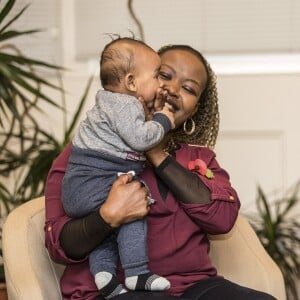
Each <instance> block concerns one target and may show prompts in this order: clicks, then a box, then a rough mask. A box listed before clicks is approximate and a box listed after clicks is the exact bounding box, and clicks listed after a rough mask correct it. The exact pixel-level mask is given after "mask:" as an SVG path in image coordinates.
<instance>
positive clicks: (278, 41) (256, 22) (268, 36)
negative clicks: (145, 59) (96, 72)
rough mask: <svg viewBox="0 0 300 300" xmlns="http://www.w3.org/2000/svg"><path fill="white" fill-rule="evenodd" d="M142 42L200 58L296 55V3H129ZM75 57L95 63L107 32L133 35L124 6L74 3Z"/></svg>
mask: <svg viewBox="0 0 300 300" xmlns="http://www.w3.org/2000/svg"><path fill="white" fill-rule="evenodd" d="M133 8H134V10H135V13H136V15H137V17H138V18H139V20H140V21H141V23H142V24H143V28H144V33H145V41H146V42H147V43H149V44H150V45H151V46H152V47H154V48H155V49H157V48H159V47H160V46H162V45H165V44H168V43H185V44H190V45H192V46H194V47H197V48H198V49H199V50H201V51H202V52H203V53H205V54H220V55H221V54H222V55H223V54H251V53H252V54H261V53H270V52H271V53H297V52H300V1H299V0H226V1H222V0H185V1H183V0H151V1H147V0H135V1H133ZM75 28H76V29H75V30H76V33H75V39H76V57H77V58H78V59H85V58H87V57H91V56H93V57H97V56H99V52H100V51H101V50H102V48H103V46H104V44H105V43H106V42H107V41H108V40H107V39H105V38H103V34H104V33H107V32H113V33H120V34H121V35H128V33H129V30H131V31H133V32H135V33H136V35H138V31H137V26H136V24H135V23H134V21H133V20H132V18H131V17H130V15H129V12H128V10H127V1H126V0H110V1H107V0H89V1H88V2H87V1H84V0H76V1H75Z"/></svg>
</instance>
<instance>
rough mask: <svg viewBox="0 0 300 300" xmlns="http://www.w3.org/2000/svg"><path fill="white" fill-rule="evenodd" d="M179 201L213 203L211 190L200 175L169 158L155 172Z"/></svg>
mask: <svg viewBox="0 0 300 300" xmlns="http://www.w3.org/2000/svg"><path fill="white" fill-rule="evenodd" d="M155 172H156V174H157V175H158V176H159V177H160V178H161V179H162V180H163V182H164V183H165V184H166V185H167V186H168V188H169V189H170V190H171V191H172V193H173V195H174V196H175V197H176V199H177V200H178V201H181V202H183V203H187V204H197V203H199V204H206V203H209V202H210V201H211V197H210V190H209V189H208V188H207V187H206V186H205V185H204V183H203V182H202V181H201V180H200V179H199V177H198V175H196V174H195V173H192V172H190V171H189V170H187V169H185V168H184V167H183V166H181V165H180V164H179V163H178V162H177V161H176V160H175V159H174V158H172V157H171V156H168V157H167V158H166V159H165V160H164V161H163V162H162V163H161V164H160V165H159V166H158V167H157V168H156V170H155Z"/></svg>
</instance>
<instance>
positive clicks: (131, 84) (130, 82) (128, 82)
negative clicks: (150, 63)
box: [125, 73, 137, 92]
mask: <svg viewBox="0 0 300 300" xmlns="http://www.w3.org/2000/svg"><path fill="white" fill-rule="evenodd" d="M125 87H126V89H127V90H128V91H130V92H136V89H137V88H136V82H135V77H134V75H133V74H132V73H127V74H126V76H125Z"/></svg>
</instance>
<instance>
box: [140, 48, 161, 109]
mask: <svg viewBox="0 0 300 300" xmlns="http://www.w3.org/2000/svg"><path fill="white" fill-rule="evenodd" d="M160 64H161V61H160V57H159V55H158V54H157V53H156V52H155V51H152V50H150V49H140V50H139V52H138V53H137V55H136V58H135V79H136V84H137V91H136V97H137V98H138V97H142V98H143V100H144V101H145V102H146V104H147V106H148V107H151V106H153V104H154V100H155V98H156V92H157V90H158V88H159V81H158V74H159V69H160Z"/></svg>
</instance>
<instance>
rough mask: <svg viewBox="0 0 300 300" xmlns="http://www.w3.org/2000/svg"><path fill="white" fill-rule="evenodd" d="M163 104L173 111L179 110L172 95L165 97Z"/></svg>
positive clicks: (176, 101)
mask: <svg viewBox="0 0 300 300" xmlns="http://www.w3.org/2000/svg"><path fill="white" fill-rule="evenodd" d="M165 105H166V106H167V107H168V108H169V109H170V110H172V111H173V112H175V111H177V110H179V105H178V100H177V99H174V97H167V98H166V103H165Z"/></svg>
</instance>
